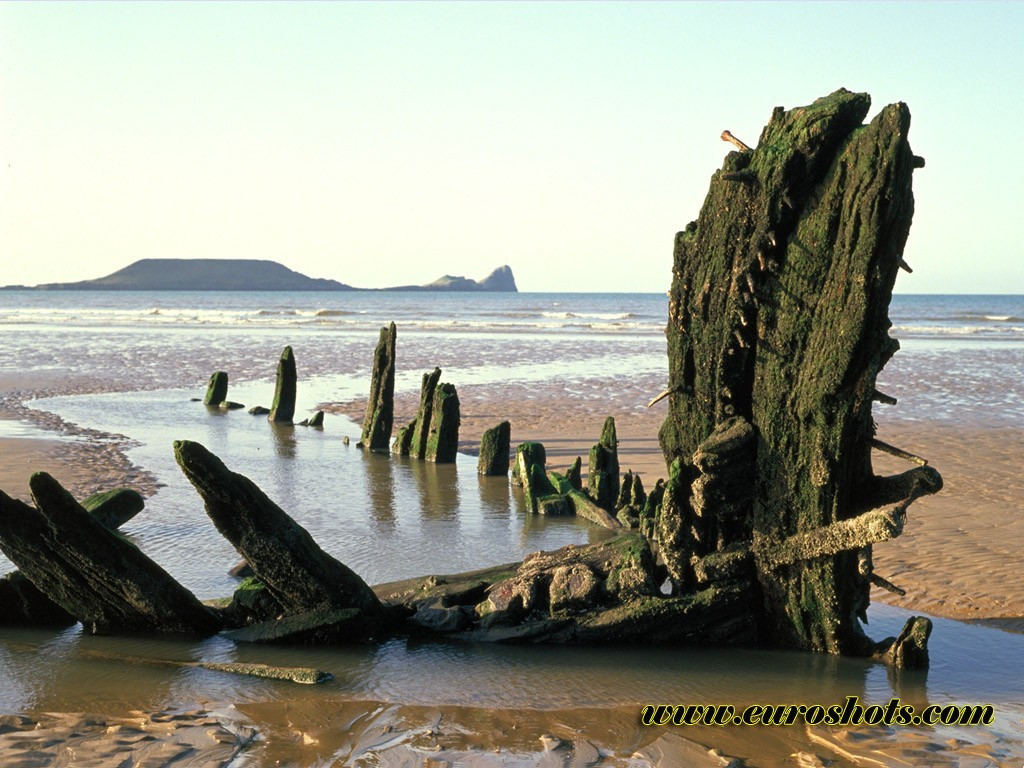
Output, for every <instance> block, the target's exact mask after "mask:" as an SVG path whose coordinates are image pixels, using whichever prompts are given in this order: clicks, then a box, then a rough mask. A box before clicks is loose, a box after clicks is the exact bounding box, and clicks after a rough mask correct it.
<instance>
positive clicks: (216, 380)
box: [203, 371, 228, 405]
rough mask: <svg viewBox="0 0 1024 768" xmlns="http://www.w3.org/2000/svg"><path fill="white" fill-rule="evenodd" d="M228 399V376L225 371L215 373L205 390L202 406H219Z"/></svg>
mask: <svg viewBox="0 0 1024 768" xmlns="http://www.w3.org/2000/svg"><path fill="white" fill-rule="evenodd" d="M227 399H228V375H227V373H226V372H225V371H216V372H215V373H214V374H213V375H212V376H210V384H209V386H208V387H207V388H206V397H204V398H203V405H220V404H221V403H223V402H224V401H225V400H227Z"/></svg>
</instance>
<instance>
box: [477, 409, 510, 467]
mask: <svg viewBox="0 0 1024 768" xmlns="http://www.w3.org/2000/svg"><path fill="white" fill-rule="evenodd" d="M511 440H512V425H511V424H509V423H508V422H507V421H503V422H501V423H500V424H498V425H497V426H494V427H491V428H490V429H488V430H486V431H485V432H484V434H483V436H481V438H480V457H479V459H478V460H477V469H476V471H477V473H478V474H481V475H507V474H508V466H509V451H510V449H511Z"/></svg>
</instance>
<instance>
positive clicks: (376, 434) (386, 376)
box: [359, 323, 396, 453]
mask: <svg viewBox="0 0 1024 768" xmlns="http://www.w3.org/2000/svg"><path fill="white" fill-rule="evenodd" d="M395 336H396V330H395V324H394V323H391V324H390V325H388V327H387V328H381V329H380V340H379V341H378V342H377V348H376V349H375V350H374V353H373V373H372V374H371V376H370V399H369V400H368V401H367V403H366V417H365V418H364V419H363V434H362V436H361V437H360V438H359V445H360V446H361V447H363V448H369V449H370V450H371V451H374V452H376V453H387V452H388V447H389V445H390V444H391V427H392V424H393V423H394V413H395Z"/></svg>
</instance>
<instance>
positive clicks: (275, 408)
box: [267, 347, 297, 424]
mask: <svg viewBox="0 0 1024 768" xmlns="http://www.w3.org/2000/svg"><path fill="white" fill-rule="evenodd" d="M296 379H297V376H296V373H295V354H294V353H293V352H292V348H291V347H285V348H284V351H283V352H281V359H280V360H279V361H278V363H277V384H276V385H275V386H274V402H273V404H272V405H271V406H270V414H269V415H268V416H267V418H268V419H270V421H274V422H277V423H278V424H291V423H292V418H293V417H294V416H295V388H296Z"/></svg>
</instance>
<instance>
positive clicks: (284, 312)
mask: <svg viewBox="0 0 1024 768" xmlns="http://www.w3.org/2000/svg"><path fill="white" fill-rule="evenodd" d="M298 314H299V311H298V310H297V309H261V310H259V311H258V312H257V313H256V315H257V316H258V317H278V316H287V317H294V316H295V315H298Z"/></svg>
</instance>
